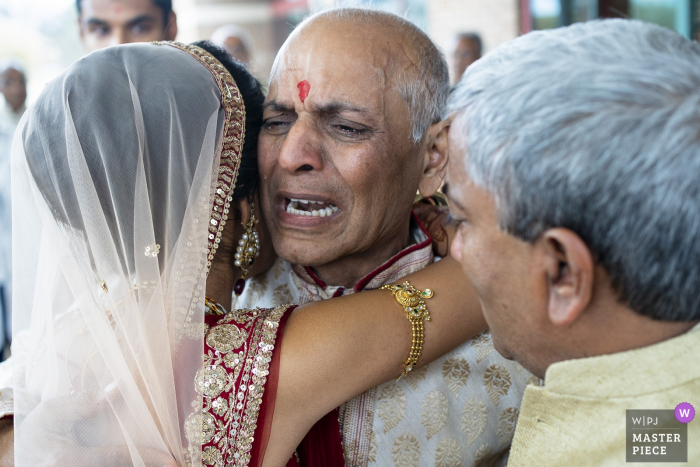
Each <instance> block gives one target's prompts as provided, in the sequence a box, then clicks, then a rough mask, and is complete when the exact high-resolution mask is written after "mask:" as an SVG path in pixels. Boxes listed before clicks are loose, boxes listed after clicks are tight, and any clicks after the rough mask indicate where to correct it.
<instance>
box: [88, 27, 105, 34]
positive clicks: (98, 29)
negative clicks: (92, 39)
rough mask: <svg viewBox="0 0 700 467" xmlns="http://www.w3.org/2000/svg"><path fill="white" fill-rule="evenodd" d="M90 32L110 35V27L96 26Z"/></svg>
mask: <svg viewBox="0 0 700 467" xmlns="http://www.w3.org/2000/svg"><path fill="white" fill-rule="evenodd" d="M90 32H91V33H92V34H95V35H97V36H107V35H109V28H108V27H107V26H95V27H94V28H92V29H91V30H90Z"/></svg>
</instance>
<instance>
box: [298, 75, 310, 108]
mask: <svg viewBox="0 0 700 467" xmlns="http://www.w3.org/2000/svg"><path fill="white" fill-rule="evenodd" d="M297 89H298V90H299V99H301V103H302V104H303V103H304V101H305V100H306V96H308V95H309V89H311V85H310V84H309V82H308V81H306V80H304V81H299V84H297Z"/></svg>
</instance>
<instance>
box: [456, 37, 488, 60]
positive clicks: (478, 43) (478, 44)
mask: <svg viewBox="0 0 700 467" xmlns="http://www.w3.org/2000/svg"><path fill="white" fill-rule="evenodd" d="M462 39H465V40H468V41H472V42H474V43H475V44H476V48H477V49H478V50H479V55H481V52H482V48H483V43H482V41H481V36H480V35H479V34H478V33H475V32H461V33H459V34H457V40H458V41H461V40H462Z"/></svg>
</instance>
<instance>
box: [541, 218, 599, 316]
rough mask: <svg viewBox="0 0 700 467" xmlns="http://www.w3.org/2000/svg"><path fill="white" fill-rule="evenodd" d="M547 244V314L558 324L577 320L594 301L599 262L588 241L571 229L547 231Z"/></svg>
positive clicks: (543, 236) (544, 245)
mask: <svg viewBox="0 0 700 467" xmlns="http://www.w3.org/2000/svg"><path fill="white" fill-rule="evenodd" d="M538 242H542V246H543V255H544V264H545V270H546V273H547V286H548V289H549V303H548V307H547V314H548V316H549V320H550V321H551V322H552V324H554V325H559V326H567V325H569V324H571V323H573V322H574V321H576V320H577V319H578V318H579V316H580V315H581V314H582V313H583V311H584V310H585V309H586V308H587V307H588V305H589V304H590V303H591V299H592V297H593V284H594V281H595V263H594V262H593V256H592V255H591V251H590V250H589V249H588V246H587V245H586V243H585V242H584V241H583V240H581V237H579V236H578V235H576V234H575V233H574V232H572V231H571V230H569V229H564V228H554V229H549V230H547V231H545V232H544V234H543V235H542V237H541V238H540V240H538Z"/></svg>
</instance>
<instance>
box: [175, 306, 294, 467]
mask: <svg viewBox="0 0 700 467" xmlns="http://www.w3.org/2000/svg"><path fill="white" fill-rule="evenodd" d="M287 309H288V306H280V307H277V308H273V309H269V310H261V309H255V310H236V311H233V312H230V313H228V314H226V315H225V316H224V317H222V318H221V320H220V321H219V323H218V324H217V325H216V326H214V327H213V328H212V330H211V331H209V333H208V334H207V336H206V338H205V340H206V342H207V345H210V342H211V343H213V344H215V345H210V347H211V349H209V350H208V351H207V353H206V354H205V355H204V365H203V366H202V368H201V369H200V370H199V371H198V372H197V377H196V380H195V389H196V390H197V392H199V393H200V394H202V396H203V401H204V407H203V409H202V413H201V414H198V413H193V414H192V415H190V416H189V417H188V419H187V421H186V422H185V433H186V435H187V438H188V439H189V441H190V443H191V444H192V445H197V444H199V445H204V444H208V443H210V442H213V443H214V445H213V446H205V447H204V449H203V450H202V462H204V464H205V465H216V466H219V465H221V466H223V465H224V462H226V465H231V466H235V467H245V466H247V465H248V463H249V462H250V450H251V449H252V445H253V435H254V434H255V428H256V427H257V421H258V415H259V412H260V404H261V403H262V397H263V392H264V388H265V384H266V382H267V375H268V374H269V365H270V361H271V360H272V351H273V350H274V347H275V340H276V338H277V328H278V327H279V321H280V319H281V318H282V316H283V315H284V313H285V312H286V311H287ZM233 322H236V323H240V324H241V328H242V330H240V331H241V333H242V334H243V335H246V336H249V339H250V340H249V342H246V341H247V339H246V338H244V340H243V341H242V342H241V341H240V338H239V342H240V344H239V346H237V347H234V346H231V345H222V342H221V338H222V336H225V335H235V336H238V334H236V333H232V332H231V327H236V326H235V325H233V324H229V323H233ZM219 327H224V328H223V329H224V331H221V332H218V331H217V329H218V328H219ZM212 349H213V350H212ZM224 367H227V368H230V369H233V370H234V371H233V372H232V371H226V370H225V369H224ZM212 414H216V415H217V416H218V418H216V417H214V416H213V415H212Z"/></svg>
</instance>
